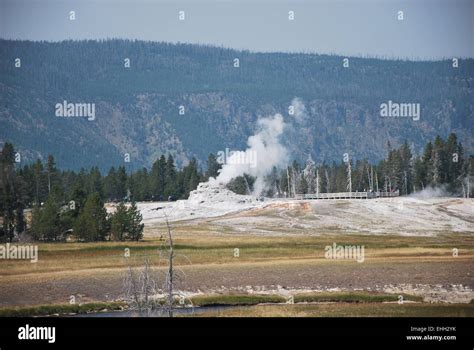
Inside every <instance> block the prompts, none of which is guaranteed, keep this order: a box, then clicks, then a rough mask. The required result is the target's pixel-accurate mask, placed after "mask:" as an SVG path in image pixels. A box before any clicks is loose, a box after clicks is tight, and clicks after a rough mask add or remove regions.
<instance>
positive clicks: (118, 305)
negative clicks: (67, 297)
mask: <svg viewBox="0 0 474 350" xmlns="http://www.w3.org/2000/svg"><path fill="white" fill-rule="evenodd" d="M125 307H126V304H125V303H123V302H110V303H87V304H56V305H39V306H31V307H15V308H4V309H0V317H28V316H48V315H56V314H57V315H67V314H85V313H90V312H99V311H103V310H108V311H115V310H123V309H124V308H125Z"/></svg>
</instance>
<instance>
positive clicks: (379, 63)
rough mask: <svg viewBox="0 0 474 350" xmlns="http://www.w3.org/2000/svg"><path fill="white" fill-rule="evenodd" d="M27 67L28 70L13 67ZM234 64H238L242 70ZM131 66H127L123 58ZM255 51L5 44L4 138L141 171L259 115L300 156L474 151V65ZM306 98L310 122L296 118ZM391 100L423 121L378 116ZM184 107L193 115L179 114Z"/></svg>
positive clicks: (68, 163) (242, 131)
mask: <svg viewBox="0 0 474 350" xmlns="http://www.w3.org/2000/svg"><path fill="white" fill-rule="evenodd" d="M17 58H19V59H20V60H21V62H20V64H21V66H20V67H17V66H16V64H17V63H18V61H16V59H17ZM235 58H238V60H239V67H235V61H234V60H235ZM126 59H129V60H130V67H125V64H124V62H125V61H124V60H126ZM343 59H344V57H340V56H327V55H315V54H289V53H251V52H246V51H236V50H231V49H224V48H216V47H208V46H198V45H189V44H168V43H153V42H143V41H127V40H106V41H63V42H59V43H50V42H30V41H11V40H0V125H1V128H0V143H4V142H5V141H10V142H13V143H14V144H15V146H16V148H17V150H18V151H19V152H20V153H21V155H22V161H25V162H33V161H34V160H35V159H36V158H38V157H40V158H42V159H43V160H45V159H46V157H47V155H48V154H54V156H55V158H56V162H57V164H58V166H60V167H61V168H64V169H66V168H69V169H78V168H80V167H86V168H89V167H91V166H99V167H100V168H101V169H102V170H105V169H108V168H109V167H110V166H112V165H114V166H117V165H123V164H124V154H125V153H129V154H130V160H131V162H130V163H129V164H125V165H126V166H127V167H130V168H133V169H136V168H139V167H142V166H146V167H151V164H152V163H153V162H154V161H155V160H156V159H157V158H158V157H159V155H161V154H167V153H170V154H172V155H173V157H174V158H175V160H176V161H177V163H178V164H183V163H186V162H187V161H188V160H189V159H191V158H192V157H196V158H197V159H198V161H199V162H200V163H201V164H202V163H203V162H204V161H205V160H206V159H207V156H208V154H209V153H216V152H218V151H220V150H225V148H230V149H243V148H245V144H246V141H247V137H248V136H249V135H251V134H253V132H254V130H255V127H256V123H255V121H256V120H257V118H258V117H259V116H267V115H270V114H274V113H277V112H278V113H281V114H282V115H284V117H285V121H286V122H287V123H288V124H291V125H292V126H293V127H292V128H290V130H291V131H290V132H288V133H286V134H285V143H286V144H287V147H288V148H289V151H290V154H291V159H301V160H305V159H306V158H307V157H308V155H311V156H312V158H313V159H314V160H315V161H317V162H319V161H326V162H328V161H332V160H337V161H339V160H340V159H341V158H342V154H343V153H346V152H347V153H350V154H351V157H354V158H356V159H361V158H366V157H367V158H368V159H370V160H380V159H382V158H384V157H385V155H386V154H387V149H386V148H385V145H386V144H387V141H390V143H391V144H392V145H394V146H397V145H400V144H401V143H402V142H403V141H405V140H407V141H408V143H409V144H411V145H412V147H413V148H414V149H413V151H414V152H415V153H419V152H420V151H421V148H422V147H423V146H424V145H425V144H426V143H427V141H429V140H430V139H433V138H434V137H435V136H436V135H437V134H440V135H441V136H442V137H446V136H447V135H448V134H449V133H450V132H455V133H456V134H457V135H458V137H459V139H460V140H461V141H462V142H463V145H464V148H465V150H466V153H472V151H471V150H472V147H473V146H474V123H473V120H474V118H473V117H474V98H473V97H474V94H473V86H472V85H473V82H474V60H473V59H468V60H459V66H458V67H457V68H453V65H452V61H451V60H445V61H438V62H411V61H398V60H380V59H367V58H349V67H347V68H344V67H343ZM295 97H298V98H299V99H300V100H301V101H302V102H303V103H304V105H305V115H306V117H305V118H304V121H302V122H297V121H295V118H292V117H291V116H289V115H288V106H289V105H290V104H291V103H292V100H293V99H294V98H295ZM63 101H67V102H70V103H93V104H95V114H96V117H95V119H94V120H87V119H86V118H58V117H57V116H55V105H56V104H57V103H62V102H63ZM387 101H395V102H399V103H419V104H420V106H421V116H420V120H417V121H415V120H412V119H410V118H381V117H380V105H381V104H382V103H386V102H387ZM180 106H182V107H183V108H184V115H180V114H179V110H180Z"/></svg>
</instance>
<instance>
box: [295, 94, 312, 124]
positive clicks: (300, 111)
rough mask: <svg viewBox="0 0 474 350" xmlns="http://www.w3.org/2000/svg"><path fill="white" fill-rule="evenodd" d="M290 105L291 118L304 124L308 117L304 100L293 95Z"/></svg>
mask: <svg viewBox="0 0 474 350" xmlns="http://www.w3.org/2000/svg"><path fill="white" fill-rule="evenodd" d="M291 105H292V106H293V109H294V114H293V118H294V119H295V120H296V121H297V122H298V123H299V124H304V123H305V122H306V121H307V119H308V113H307V111H306V107H305V105H304V102H303V101H302V100H301V99H300V98H299V97H295V98H294V99H293V100H291Z"/></svg>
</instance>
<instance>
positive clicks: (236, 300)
mask: <svg viewBox="0 0 474 350" xmlns="http://www.w3.org/2000/svg"><path fill="white" fill-rule="evenodd" d="M191 301H192V303H193V305H194V306H226V305H257V304H263V303H285V302H286V299H285V298H284V297H282V296H279V295H262V294H260V295H252V294H241V295H239V294H235V295H234V294H230V295H202V296H195V297H193V298H191Z"/></svg>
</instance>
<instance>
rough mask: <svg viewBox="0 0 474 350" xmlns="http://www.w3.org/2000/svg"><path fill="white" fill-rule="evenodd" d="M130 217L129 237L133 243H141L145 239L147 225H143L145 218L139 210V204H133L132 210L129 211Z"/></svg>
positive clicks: (128, 215)
mask: <svg viewBox="0 0 474 350" xmlns="http://www.w3.org/2000/svg"><path fill="white" fill-rule="evenodd" d="M127 217H128V237H129V239H131V240H132V241H139V240H140V239H142V238H143V228H144V227H145V225H144V224H143V223H142V220H143V216H142V214H141V213H140V211H139V210H138V208H137V204H136V203H135V202H132V204H131V205H130V208H129V209H128V211H127Z"/></svg>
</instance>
